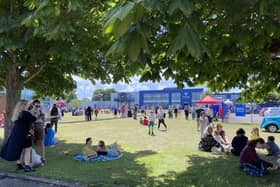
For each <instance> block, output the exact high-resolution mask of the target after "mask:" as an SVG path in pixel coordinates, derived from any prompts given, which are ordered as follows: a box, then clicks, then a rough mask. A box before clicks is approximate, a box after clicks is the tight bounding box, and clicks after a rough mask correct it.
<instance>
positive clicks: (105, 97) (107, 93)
mask: <svg viewBox="0 0 280 187" xmlns="http://www.w3.org/2000/svg"><path fill="white" fill-rule="evenodd" d="M115 92H116V90H115V89H114V88H108V89H96V90H95V91H94V92H93V96H92V100H94V101H101V100H102V101H110V99H111V93H115Z"/></svg>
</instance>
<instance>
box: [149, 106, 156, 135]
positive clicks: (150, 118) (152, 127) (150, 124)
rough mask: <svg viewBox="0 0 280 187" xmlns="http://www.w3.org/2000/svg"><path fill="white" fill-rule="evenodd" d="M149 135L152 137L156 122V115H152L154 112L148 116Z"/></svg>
mask: <svg viewBox="0 0 280 187" xmlns="http://www.w3.org/2000/svg"><path fill="white" fill-rule="evenodd" d="M149 120H150V123H149V135H151V136H154V135H155V134H154V125H155V120H156V115H155V114H154V111H151V114H150V116H149Z"/></svg>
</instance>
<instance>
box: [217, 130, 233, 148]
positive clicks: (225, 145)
mask: <svg viewBox="0 0 280 187" xmlns="http://www.w3.org/2000/svg"><path fill="white" fill-rule="evenodd" d="M224 133H225V131H222V132H221V133H220V134H219V132H218V131H217V130H215V132H214V138H215V140H216V141H217V142H219V144H220V145H221V147H222V150H223V152H226V153H229V152H230V144H229V143H228V141H227V138H226V136H225V134H224Z"/></svg>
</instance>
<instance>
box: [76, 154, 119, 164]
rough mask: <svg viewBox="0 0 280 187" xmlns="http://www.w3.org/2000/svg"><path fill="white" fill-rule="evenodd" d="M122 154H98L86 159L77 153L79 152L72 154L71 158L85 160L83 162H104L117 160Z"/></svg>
mask: <svg viewBox="0 0 280 187" xmlns="http://www.w3.org/2000/svg"><path fill="white" fill-rule="evenodd" d="M122 156H123V154H120V155H118V156H103V155H99V156H98V157H95V158H91V159H89V160H86V159H84V156H83V155H82V154H80V153H79V154H76V155H74V157H73V159H74V160H78V161H85V162H99V161H103V162H105V161H111V160H117V159H119V158H121V157H122Z"/></svg>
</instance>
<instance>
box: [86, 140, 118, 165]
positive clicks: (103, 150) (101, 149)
mask: <svg viewBox="0 0 280 187" xmlns="http://www.w3.org/2000/svg"><path fill="white" fill-rule="evenodd" d="M120 154H121V152H120V150H119V149H118V146H117V143H114V144H112V145H111V146H110V147H109V148H107V147H106V145H105V142H104V141H103V140H100V141H99V142H98V145H97V147H96V149H93V147H92V139H91V138H90V137H89V138H87V139H86V144H85V145H84V146H83V147H82V155H83V158H84V159H85V160H91V159H93V158H96V157H98V156H108V157H116V156H119V155H120Z"/></svg>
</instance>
